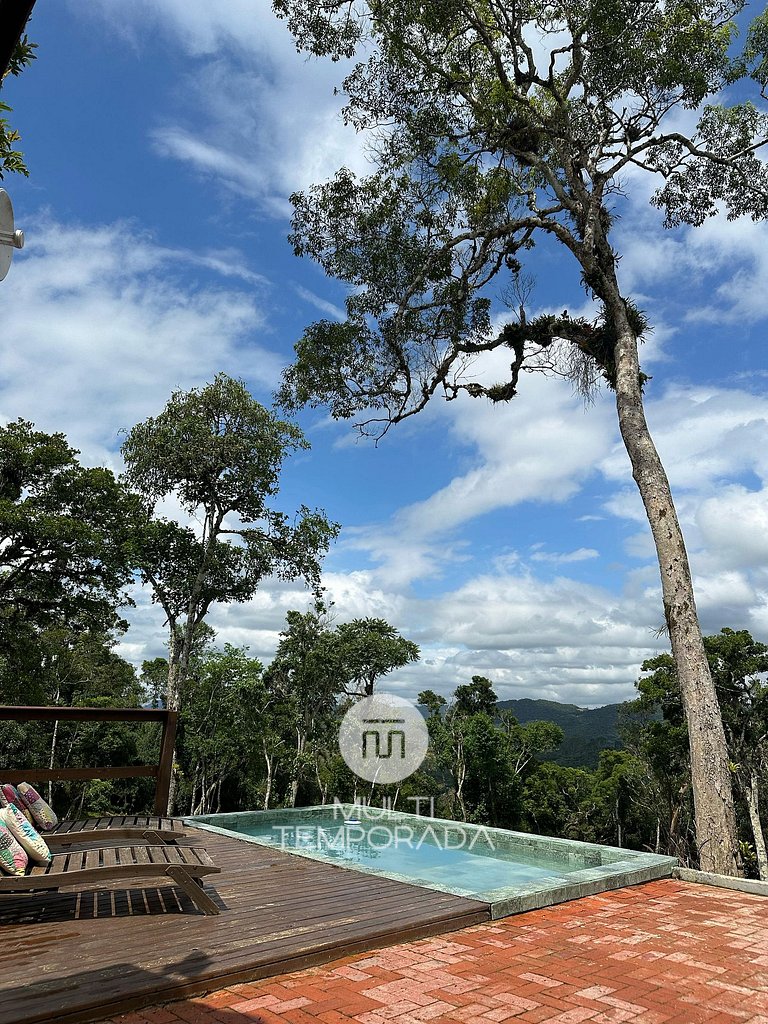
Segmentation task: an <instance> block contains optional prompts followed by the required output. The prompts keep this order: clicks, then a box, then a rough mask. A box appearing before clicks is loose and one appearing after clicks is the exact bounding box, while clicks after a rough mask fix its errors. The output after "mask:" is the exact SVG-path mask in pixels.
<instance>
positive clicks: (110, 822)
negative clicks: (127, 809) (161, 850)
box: [41, 814, 187, 849]
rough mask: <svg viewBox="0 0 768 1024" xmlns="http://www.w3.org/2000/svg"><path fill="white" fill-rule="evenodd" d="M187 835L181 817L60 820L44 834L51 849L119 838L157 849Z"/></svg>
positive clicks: (118, 817)
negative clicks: (143, 842) (142, 843)
mask: <svg viewBox="0 0 768 1024" xmlns="http://www.w3.org/2000/svg"><path fill="white" fill-rule="evenodd" d="M186 834H187V833H186V832H185V831H184V828H183V826H182V821H181V818H165V817H161V818H158V817H147V816H146V815H135V814H124V815H117V816H113V817H108V818H82V819H80V820H79V821H60V822H59V823H58V825H56V827H55V828H53V829H51V831H50V832H42V833H41V835H42V837H43V839H45V841H46V843H47V844H48V845H49V846H50V847H51V848H52V849H58V848H59V847H60V846H73V845H74V844H76V843H78V844H79V843H92V844H93V843H96V844H99V845H100V844H102V843H109V842H112V841H113V840H117V839H121V840H124V839H127V840H132V841H133V842H135V843H136V842H139V840H141V839H143V840H145V841H146V842H148V843H152V844H153V845H156V846H162V845H163V844H164V843H175V842H176V840H177V839H183V838H184V836H186Z"/></svg>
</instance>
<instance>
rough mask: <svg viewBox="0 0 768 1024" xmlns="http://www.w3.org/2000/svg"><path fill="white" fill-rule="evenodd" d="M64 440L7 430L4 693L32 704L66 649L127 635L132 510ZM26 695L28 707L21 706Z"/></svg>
mask: <svg viewBox="0 0 768 1024" xmlns="http://www.w3.org/2000/svg"><path fill="white" fill-rule="evenodd" d="M78 454H79V453H78V452H77V451H76V450H75V449H74V448H71V447H70V445H69V444H68V443H67V440H66V438H65V437H64V435H63V434H46V433H44V432H42V431H38V430H35V429H34V427H33V425H32V424H31V423H28V422H26V421H24V420H18V421H16V422H14V423H9V424H8V425H7V426H5V427H0V688H2V689H3V691H4V693H5V699H6V700H7V701H9V702H13V703H16V702H18V703H26V702H28V700H29V692H31V693H34V692H40V690H41V686H42V688H43V689H44V688H45V684H44V683H42V679H43V677H44V676H45V674H46V671H47V665H48V664H49V663H50V659H51V658H55V657H56V656H58V654H60V653H61V648H62V645H64V646H66V644H69V643H74V642H76V641H77V638H78V637H81V636H84V635H86V634H88V633H92V634H94V635H97V636H104V635H107V634H109V633H110V632H111V631H113V630H116V629H118V630H119V629H125V628H126V623H125V622H124V621H123V620H122V619H121V618H120V617H119V615H118V608H119V606H120V605H121V604H123V603H126V602H127V599H126V597H125V592H124V588H125V586H126V585H127V584H128V583H129V582H130V581H131V578H132V576H131V555H130V550H129V538H130V532H131V527H132V524H133V523H135V516H134V511H135V507H134V503H133V501H132V499H131V498H130V496H129V495H128V494H127V493H126V492H125V490H124V489H123V488H122V487H121V485H120V484H119V483H118V482H117V481H116V480H115V478H114V476H113V475H112V473H111V472H110V471H109V470H108V469H103V468H100V467H96V468H86V467H84V466H82V465H81V464H80V462H79V461H78V458H77V456H78ZM25 692H26V693H27V698H26V700H25V699H24V695H25Z"/></svg>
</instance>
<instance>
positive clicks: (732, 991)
mask: <svg viewBox="0 0 768 1024" xmlns="http://www.w3.org/2000/svg"><path fill="white" fill-rule="evenodd" d="M181 1021H183V1022H185V1024H253V1022H255V1024H285V1022H288V1024H430V1022H432V1024H438V1022H440V1021H452V1022H456V1024H503V1022H504V1021H510V1022H511V1024H518V1022H521V1021H526V1022H531V1024H537V1022H541V1024H544V1022H557V1024H581V1022H588V1024H620V1022H624V1021H637V1022H642V1024H699V1022H702V1024H704V1022H706V1024H768V900H766V899H765V898H764V897H761V896H750V895H746V894H742V893H737V892H734V891H732V890H727V889H714V888H709V887H706V886H699V885H691V884H688V883H685V882H673V881H668V880H664V881H660V882H651V883H649V884H647V885H642V886H635V887H633V888H630V889H621V890H618V891H617V892H612V893H603V894H602V895H600V896H591V897H588V898H586V899H582V900H577V901H574V902H572V903H563V904H561V905H560V906H557V907H551V908H549V909H547V910H536V911H532V912H531V913H528V914H519V915H517V916H516V917H509V918H506V919H505V920H503V921H495V922H492V923H490V924H483V925H477V926H476V927H474V928H467V929H465V930H464V931H460V932H453V933H452V934H450V935H446V936H442V937H437V938H432V939H421V940H419V941H418V942H410V943H405V944H402V945H399V946H392V947H390V948H388V949H384V950H380V951H378V952H375V953H369V954H366V953H363V954H358V955H356V956H352V957H347V958H346V959H344V960H338V961H336V962H335V963H332V964H329V965H328V966H326V967H315V968H311V969H310V970H306V971H298V972H296V973H293V974H286V975H282V976H280V977H277V978H269V979H267V980H265V981H260V982H254V983H252V984H248V985H234V986H232V988H227V989H222V990H220V991H218V992H211V993H209V994H208V995H204V996H199V997H196V998H194V999H189V1000H186V1001H184V1002H176V1003H169V1004H167V1005H166V1006H162V1007H155V1008H153V1009H150V1010H139V1011H137V1012H135V1013H129V1014H125V1015H124V1016H121V1017H115V1018H112V1021H110V1022H105V1024H179V1022H181Z"/></svg>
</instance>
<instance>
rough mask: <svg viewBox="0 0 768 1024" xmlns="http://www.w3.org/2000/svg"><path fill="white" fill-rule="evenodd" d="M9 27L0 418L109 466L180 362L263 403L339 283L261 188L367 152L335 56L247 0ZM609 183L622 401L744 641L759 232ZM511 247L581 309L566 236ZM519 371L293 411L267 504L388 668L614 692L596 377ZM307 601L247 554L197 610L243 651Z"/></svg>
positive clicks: (753, 517)
mask: <svg viewBox="0 0 768 1024" xmlns="http://www.w3.org/2000/svg"><path fill="white" fill-rule="evenodd" d="M29 34H30V37H31V38H32V39H34V40H35V41H36V42H38V43H39V49H38V60H37V62H36V63H35V64H34V65H33V66H32V68H31V69H29V70H28V71H27V72H25V74H24V75H23V76H22V77H21V78H20V79H18V80H12V81H10V82H7V84H6V86H5V88H4V90H3V98H4V99H5V101H6V102H8V103H10V104H11V105H12V106H13V108H14V114H13V123H14V125H15V126H16V127H18V129H19V130H20V131H21V133H22V136H23V143H22V147H23V149H24V151H25V153H26V157H27V162H28V165H29V168H30V178H29V179H28V180H23V179H21V178H16V177H11V178H7V179H6V181H5V187H6V188H7V189H8V191H9V193H10V195H11V197H12V200H13V203H14V207H15V210H16V220H17V226H19V227H21V228H23V229H24V230H25V232H26V236H27V245H26V248H25V249H24V251H23V252H22V253H19V254H17V255H16V257H15V258H14V264H13V266H12V268H11V272H10V274H9V276H8V278H7V279H6V281H5V282H4V283H3V284H2V286H0V304H2V316H3V323H4V326H5V330H4V344H3V345H2V347H0V417H2V418H3V419H4V420H9V419H14V418H16V417H18V416H23V417H25V418H27V419H30V420H32V421H33V422H35V423H36V424H37V425H38V426H39V427H40V428H41V429H45V430H60V431H63V432H64V433H66V434H67V435H68V437H69V439H70V441H71V443H72V444H73V445H75V446H76V447H78V448H80V449H81V451H82V453H83V459H84V461H86V462H89V463H104V464H108V465H111V466H112V467H113V468H115V469H119V468H120V457H119V445H120V434H119V432H120V430H121V429H124V428H129V427H131V426H132V425H133V424H134V423H136V422H138V421H139V420H141V419H143V418H145V417H146V416H148V415H152V414H155V413H157V412H158V411H159V410H160V409H161V408H162V406H163V404H164V403H165V401H166V400H167V398H168V396H169V394H170V392H171V391H172V390H174V389H176V388H189V387H194V386H199V385H202V384H204V383H205V382H206V381H208V380H211V379H212V377H213V375H214V374H215V373H216V372H217V371H220V370H223V371H226V372H227V373H230V374H232V375H234V376H240V377H242V378H244V379H245V380H246V381H247V383H248V384H249V386H250V387H251V389H252V390H253V393H254V394H255V396H256V397H257V398H258V399H259V400H260V401H262V402H264V403H265V404H269V402H270V400H271V398H270V396H271V393H272V390H273V388H274V387H275V386H276V384H277V382H278V380H279V375H280V371H281V369H282V367H283V366H285V365H286V363H287V362H288V361H289V360H290V358H291V353H292V347H293V344H294V342H295V341H296V340H297V338H298V337H300V335H301V333H302V330H303V328H304V327H305V326H306V325H307V324H308V323H309V322H311V321H312V320H314V319H317V318H319V317H321V316H328V315H330V316H333V315H334V310H338V309H339V307H341V306H342V305H343V299H344V291H343V289H342V288H341V287H340V286H339V285H338V284H336V283H334V282H331V281H328V280H326V279H325V278H324V276H323V274H322V273H321V272H320V271H319V270H318V269H317V268H316V267H315V266H313V265H312V264H310V263H308V262H305V261H300V260H297V259H296V258H295V257H294V256H293V254H292V251H291V249H290V246H289V245H288V242H287V241H286V236H287V234H288V230H289V224H288V221H289V216H290V206H289V204H288V200H287V197H288V195H289V194H290V193H291V192H292V191H295V190H297V189H301V188H304V187H306V186H308V185H309V184H310V183H312V182H313V181H321V180H324V179H325V178H326V177H328V176H330V175H331V174H332V173H333V172H334V171H335V170H336V169H337V168H338V167H339V166H341V165H342V164H346V165H347V166H350V167H352V168H353V169H356V170H364V169H365V166H366V163H365V151H364V147H363V145H362V142H361V140H360V139H359V138H357V137H356V136H355V135H354V133H352V132H351V131H349V130H348V129H345V128H344V127H343V126H342V124H341V122H340V119H339V117H338V103H339V100H338V98H334V96H333V87H334V85H336V84H338V83H339V82H340V79H341V77H342V76H343V67H341V66H339V65H332V64H325V63H318V62H308V61H306V60H305V59H304V58H303V57H302V56H299V55H297V54H296V53H295V51H294V48H293V44H292V42H291V40H290V37H289V36H288V34H287V32H286V30H285V29H284V27H283V26H282V25H281V23H279V22H278V21H277V20H276V19H275V18H274V17H273V15H272V13H271V11H270V8H269V4H268V3H267V2H266V0H228V2H227V3H226V4H223V3H222V4H211V3H209V2H207V0H132V2H131V3H130V4H116V3H114V2H112V0H90V2H89V3H87V4H85V3H82V0H76V2H75V0H73V2H69V0H38V2H37V5H36V7H35V12H34V16H33V19H32V22H31V23H30V26H29ZM626 187H627V192H628V194H629V197H630V198H629V200H628V201H627V202H626V203H625V204H624V206H623V207H622V210H621V215H622V216H621V219H620V220H619V222H618V224H617V228H616V245H617V247H618V248H619V249H620V251H622V252H623V259H622V263H621V273H622V283H623V286H624V288H625V291H626V292H628V293H629V294H632V295H633V296H635V298H636V299H637V301H638V303H639V305H641V307H643V308H644V309H645V310H646V311H647V312H648V314H649V316H650V319H651V321H652V322H653V323H654V325H655V331H654V333H653V335H652V336H651V337H650V338H649V340H648V342H647V344H646V345H645V348H644V351H643V353H642V357H643V364H644V368H645V370H646V372H649V373H651V374H652V375H653V380H652V381H651V383H650V385H649V386H648V390H647V413H648V417H649V421H650V424H651V428H652V430H653V432H654V435H655V437H656V440H657V443H658V445H659V448H660V450H661V453H662V457H663V458H664V460H665V464H666V466H667V469H668V472H669V474H670V477H671V480H672V484H673V488H674V490H675V493H676V496H677V501H678V506H679V511H680V514H681V517H682V520H683V525H684V528H685V532H686V537H687V540H688V545H689V549H690V554H691V560H692V564H693V569H694V574H695V579H696V586H697V596H698V601H699V606H700V612H701V616H702V621H703V624H704V628H705V629H706V630H707V631H710V632H712V631H716V630H718V629H719V628H720V627H721V626H724V625H730V626H733V627H734V628H742V627H743V628H748V629H751V630H752V632H753V633H754V635H755V636H757V637H758V638H760V639H762V640H764V641H766V640H768V512H767V511H766V509H767V508H768V504H767V502H766V498H767V497H768V494H767V492H766V488H768V395H767V394H766V369H765V359H764V350H765V338H766V329H767V325H768V244H766V241H767V237H766V235H767V231H768V229H767V228H766V226H765V225H762V224H753V223H752V222H749V221H745V222H736V223H727V222H726V221H725V220H724V219H722V220H716V221H710V222H708V223H707V224H706V225H704V227H703V228H701V229H699V230H698V231H691V230H689V229H684V230H680V231H675V232H664V231H663V229H662V228H661V224H660V218H659V216H658V214H657V213H656V212H655V211H653V210H652V209H651V208H650V207H649V205H648V202H647V200H648V196H649V194H650V192H651V191H652V185H651V184H650V183H649V182H647V181H644V180H642V179H641V178H639V177H638V178H634V177H633V178H631V179H628V180H627V182H626ZM533 269H534V272H535V275H536V292H535V295H534V303H535V306H536V308H537V309H552V310H560V309H563V308H564V307H566V306H567V307H568V308H569V309H570V310H571V311H572V312H578V311H580V310H586V309H588V306H587V303H586V299H585V296H584V294H583V292H582V291H581V290H580V287H579V284H578V274H577V272H576V271H575V269H574V267H573V266H572V265H571V264H570V263H569V262H568V261H567V260H566V259H565V258H563V257H562V256H560V255H559V254H557V253H556V252H553V251H548V250H542V251H541V252H539V253H537V254H536V255H535V257H534V265H533ZM497 313H498V315H499V317H501V316H503V308H502V306H501V304H500V303H499V304H498V308H497ZM494 358H495V357H494ZM498 369H499V370H500V368H498ZM478 372H479V373H488V374H489V375H490V376H494V375H495V374H494V367H493V365H488V366H486V365H483V366H482V367H480V368H478ZM498 375H499V376H500V372H499V373H498ZM523 385H524V386H523V387H522V389H521V394H520V397H519V398H518V399H516V400H515V401H514V402H513V403H511V404H509V405H507V406H504V407H491V406H489V405H486V404H484V403H480V402H478V401H472V400H470V399H467V400H466V401H457V402H454V403H451V404H438V403H435V404H434V405H433V407H431V408H429V409H428V410H427V411H426V412H425V413H423V414H422V415H421V416H420V417H418V418H417V419H415V420H412V421H410V422H409V423H407V424H404V425H402V426H400V427H398V428H396V429H394V430H392V431H390V433H389V434H388V435H387V437H386V438H385V440H384V441H383V442H382V443H381V444H379V446H378V447H374V446H373V444H372V443H370V442H358V441H356V439H355V437H354V435H353V434H352V433H351V432H350V429H349V428H348V427H347V426H346V425H344V424H334V423H332V422H329V421H328V420H327V418H326V417H325V416H324V415H323V413H322V412H318V411H316V412H307V413H305V414H303V415H302V417H301V423H302V426H303V427H304V428H305V430H306V432H307V435H308V437H309V438H310V440H311V442H312V450H311V452H309V453H304V454H302V455H300V456H299V457H296V458H294V459H293V460H292V462H291V464H290V465H289V466H288V467H287V469H286V472H285V475H284V480H283V488H282V492H281V498H280V504H281V507H283V508H285V509H292V508H294V507H296V506H297V505H298V504H300V503H302V502H303V503H306V504H308V505H319V506H322V507H324V508H325V509H326V510H327V511H328V513H329V515H330V516H331V517H332V518H334V519H336V520H338V521H339V522H340V523H341V524H342V526H343V532H342V535H341V538H340V541H339V543H338V544H337V545H336V547H335V548H334V550H333V551H332V553H331V555H330V556H329V558H328V559H327V562H326V574H325V583H326V586H327V588H328V593H329V596H330V597H331V598H332V600H333V601H334V602H335V612H336V615H337V618H338V620H339V621H344V620H347V619H350V618H353V617H355V616H361V615H375V616H382V617H384V618H387V619H388V620H389V621H391V622H393V623H394V624H395V625H396V626H397V627H398V628H399V629H401V631H402V632H403V633H404V634H406V635H407V636H409V637H410V638H412V639H414V640H416V641H417V642H418V643H419V644H420V645H421V646H422V650H423V658H422V662H421V663H420V664H419V665H418V666H416V667H414V668H412V669H409V670H407V671H405V672H402V673H399V674H397V675H396V676H393V677H391V681H390V683H389V688H391V689H393V690H397V691H398V692H400V693H402V694H404V695H410V696H413V695H415V693H416V692H417V691H418V690H419V689H422V688H425V687H427V686H429V687H432V688H434V689H437V690H439V691H441V692H443V693H449V692H450V691H451V690H452V689H453V687H454V686H456V685H457V684H458V683H461V682H466V681H467V680H468V679H469V677H470V676H471V675H472V674H475V673H482V674H484V675H488V676H489V677H490V678H491V679H493V680H494V682H495V683H496V687H497V690H498V692H499V694H500V696H502V697H523V696H530V697H546V698H549V699H559V700H565V701H573V702H575V703H578V704H581V705H595V704H601V703H606V702H609V701H614V700H623V699H626V698H628V697H631V696H632V693H633V682H634V680H635V679H636V677H637V675H638V672H639V666H640V663H641V661H642V660H643V659H644V658H646V657H649V656H650V655H652V654H653V653H654V652H655V651H657V650H658V649H660V647H661V646H663V641H659V640H658V638H657V636H656V635H655V631H656V630H657V629H658V627H659V626H660V625H661V623H662V609H661V600H660V593H659V587H658V574H657V568H656V565H655V561H654V557H653V551H652V547H651V543H650V538H649V533H648V528H647V524H646V521H645V518H644V515H643V512H642V509H641V506H640V502H639V498H638V497H637V494H636V491H635V489H634V485H633V483H632V480H631V477H630V475H629V469H628V464H627V459H626V455H625V453H624V450H623V448H622V447H621V444H620V442H619V438H618V433H617V430H616V425H615V411H614V408H613V405H612V401H611V396H610V394H602V395H600V396H598V399H597V401H596V402H595V403H594V405H592V406H589V407H585V406H584V404H583V403H582V402H581V400H580V399H579V398H578V397H575V396H573V395H572V393H571V390H570V386H569V385H568V384H567V383H564V382H562V381H558V380H553V379H544V378H542V377H539V376H531V377H530V378H527V379H526V380H525V381H524V382H523ZM137 601H138V606H137V608H136V610H135V611H134V612H133V613H132V627H131V629H130V631H129V633H128V634H127V635H126V636H125V637H124V639H123V641H122V643H121V649H122V651H123V653H124V654H126V656H128V657H130V658H131V659H133V660H134V661H140V660H141V659H142V658H143V657H147V656H154V655H156V654H161V653H163V643H164V639H165V633H164V629H163V625H162V616H161V614H160V613H159V611H158V610H157V608H155V607H154V606H152V604H151V602H150V599H149V595H148V594H145V593H138V594H137ZM305 604H306V595H305V594H304V593H303V591H302V589H301V588H300V587H299V586H296V585H287V584H281V583H277V582H273V581H268V582H267V583H266V584H265V585H264V587H263V588H262V590H261V592H260V593H259V594H258V595H257V597H256V599H255V600H254V601H253V602H251V603H249V604H248V605H245V606H236V607H229V608H224V609H218V610H216V611H215V612H214V614H213V615H212V616H211V622H212V624H213V625H214V627H215V628H216V629H217V631H218V639H219V641H220V642H222V643H223V642H225V641H227V642H231V643H235V644H247V645H249V646H250V648H251V651H252V653H253V654H254V655H257V656H259V657H261V658H262V659H264V660H268V659H269V658H270V657H271V654H272V651H273V650H274V646H275V644H276V641H277V637H278V633H279V631H280V629H281V628H282V626H283V624H284V617H285V612H286V611H287V610H288V609H289V608H292V607H303V606H304V605H305Z"/></svg>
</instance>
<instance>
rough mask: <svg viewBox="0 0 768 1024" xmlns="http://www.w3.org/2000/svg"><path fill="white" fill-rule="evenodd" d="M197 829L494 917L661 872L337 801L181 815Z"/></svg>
mask: <svg viewBox="0 0 768 1024" xmlns="http://www.w3.org/2000/svg"><path fill="white" fill-rule="evenodd" d="M185 820H186V821H187V823H188V824H189V825H193V826H195V827H196V828H200V829H203V830H208V831H210V832H217V833H219V834H221V835H225V836H230V837H232V838H237V839H240V840H243V841H244V842H247V843H256V844H258V845H260V846H268V847H269V848H270V849H274V850H280V851H285V852H286V853H288V854H292V855H297V856H300V857H307V858H309V859H312V860H321V861H325V862H326V863H331V864H336V865H338V866H339V867H342V868H347V869H352V870H355V871H362V872H367V873H369V874H373V875H383V876H384V877H386V878H394V879H397V880H398V881H401V882H407V883H409V884H411V885H417V886H423V887H425V888H427V889H436V890H438V891H440V892H447V893H453V894H455V895H457V896H467V897H470V898H472V899H476V900H480V901H483V902H485V903H487V904H489V905H490V912H491V917H493V918H500V917H506V916H507V915H509V914H514V913H519V912H521V911H524V910H532V909H534V908H536V907H546V906H550V905H551V904H553V903H561V902H563V901H564V900H571V899H577V898H578V897H580V896H588V895H592V894H594V893H598V892H604V891H605V890H607V889H616V888H619V887H621V886H625V885H636V884H637V883H639V882H647V881H650V880H652V879H654V878H666V877H669V876H670V875H671V873H672V869H673V868H674V867H675V866H676V865H677V861H676V860H675V859H674V858H672V857H661V856H658V855H656V854H651V853H640V852H638V851H636V850H623V849H619V848H617V847H612V846H598V845H595V844H593V843H579V842H574V841H573V840H569V839H554V838H550V837H548V836H537V835H529V834H527V833H523V832H511V831H508V830H506V829H500V828H484V827H482V826H478V825H470V824H465V823H462V822H456V821H446V820H443V819H440V818H431V817H425V816H419V815H414V814H404V813H401V812H393V811H389V810H382V809H381V808H373V807H367V808H366V807H363V808H361V807H359V806H353V805H351V804H339V805H335V806H324V807H296V808H290V809H284V810H277V811H238V812H236V813H233V814H208V815H199V816H195V817H191V818H187V819H185Z"/></svg>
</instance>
